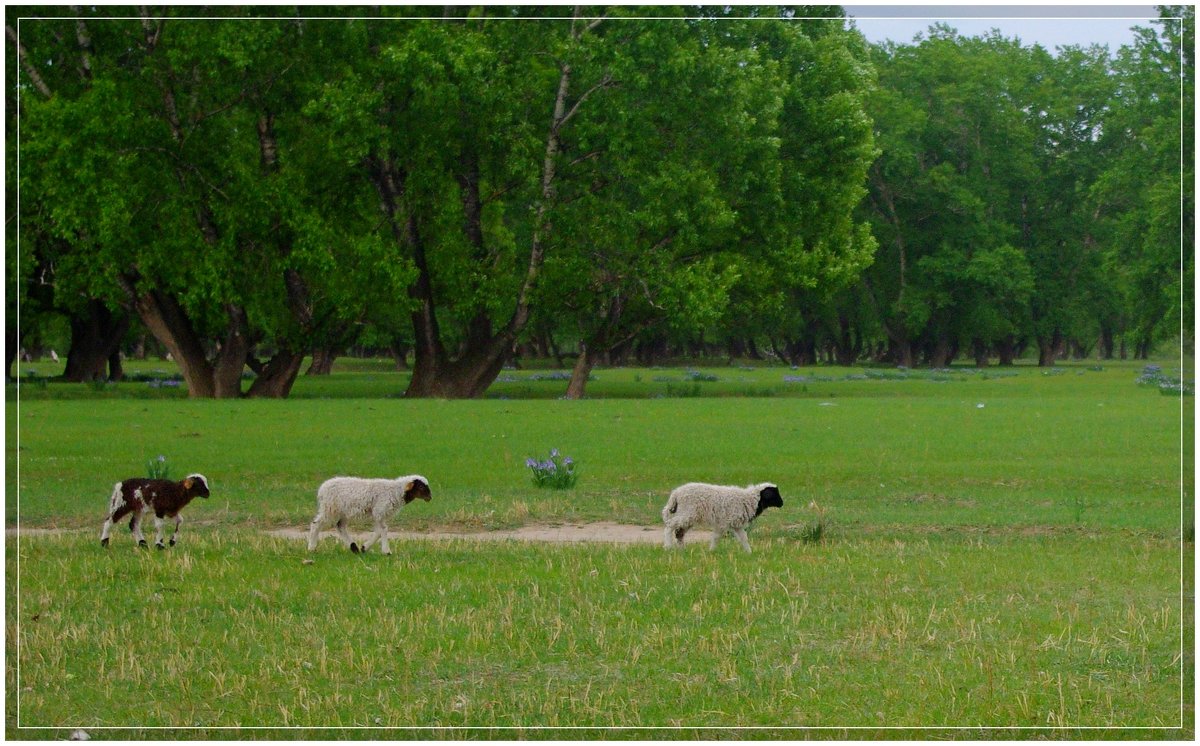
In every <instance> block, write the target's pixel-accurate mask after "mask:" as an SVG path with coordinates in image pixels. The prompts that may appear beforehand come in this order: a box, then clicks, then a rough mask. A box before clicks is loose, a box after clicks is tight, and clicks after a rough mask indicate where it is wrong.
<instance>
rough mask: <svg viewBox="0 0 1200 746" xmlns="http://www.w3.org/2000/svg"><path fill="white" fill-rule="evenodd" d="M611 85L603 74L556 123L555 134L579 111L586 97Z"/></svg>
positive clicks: (609, 76)
mask: <svg viewBox="0 0 1200 746" xmlns="http://www.w3.org/2000/svg"><path fill="white" fill-rule="evenodd" d="M612 84H613V79H612V76H611V75H609V74H608V73H604V77H603V78H601V79H600V82H599V83H596V85H594V86H592V87H591V88H589V89H587V90H586V91H584V92H583V95H581V96H580V97H579V98H578V99H577V100H576V101H575V104H574V105H573V106H571V109H570V111H568V112H567V113H566V114H564V115H563V118H562V119H560V120H558V123H557V124H556V125H555V128H554V132H555V134H558V131H559V130H561V129H562V127H563V125H564V124H566V123H567V122H568V121H570V119H571V117H573V116H575V112H577V111H579V107H580V105H581V104H582V103H583V102H584V101H586V100H587V97H588V96H590V95H592V94H593V93H595V92H596V91H598V90H600V89H601V88H608V87H609V86H610V85H612Z"/></svg>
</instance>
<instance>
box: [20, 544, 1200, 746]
mask: <svg viewBox="0 0 1200 746" xmlns="http://www.w3.org/2000/svg"><path fill="white" fill-rule="evenodd" d="M397 547H398V548H397V551H396V553H395V554H394V555H393V556H392V557H382V556H380V555H367V556H365V557H356V556H353V555H350V554H348V553H346V552H336V551H333V550H332V547H331V546H329V545H327V546H326V547H324V549H323V551H321V552H319V553H318V554H317V555H316V562H315V563H314V564H311V565H304V564H302V563H303V561H304V559H305V558H306V557H307V553H306V552H305V551H304V549H303V545H302V543H301V542H297V541H291V542H288V541H284V540H280V539H272V538H265V537H262V536H261V535H256V534H254V533H253V532H246V531H240V532H237V533H234V534H231V535H228V536H223V535H218V534H212V533H210V534H207V535H204V536H202V537H195V538H193V539H191V540H189V542H188V543H186V544H184V545H181V546H180V547H178V548H177V550H175V551H171V552H163V553H159V552H153V551H144V550H143V551H135V550H132V549H129V548H128V547H122V548H121V551H107V552H105V551H101V550H100V549H99V547H98V546H96V542H95V541H94V537H92V536H91V535H87V536H80V535H70V536H65V537H64V536H57V537H50V538H39V539H36V540H29V539H23V540H22V541H21V542H20V547H19V549H18V550H17V551H18V552H19V556H20V559H21V567H22V575H21V579H20V580H21V594H22V602H21V604H20V611H19V614H20V617H18V616H17V614H18V611H17V610H16V609H14V608H12V606H11V605H10V608H9V613H8V616H7V629H8V634H9V639H10V645H11V641H13V640H20V643H21V653H20V655H19V661H20V663H21V665H22V668H21V679H20V688H19V691H20V694H21V708H22V709H21V713H22V725H24V726H48V725H59V724H64V723H65V724H72V725H78V726H81V727H85V728H86V727H89V726H90V727H93V728H95V727H98V726H99V727H118V726H129V725H133V724H136V725H138V726H142V727H188V728H191V727H197V728H202V729H203V728H212V727H217V726H229V725H237V724H252V723H253V724H261V725H267V724H270V725H278V726H306V727H319V726H335V727H361V726H384V727H399V726H411V725H426V726H477V727H494V726H501V727H511V726H535V725H536V726H543V727H559V726H595V727H613V726H618V727H620V726H624V727H629V726H645V725H661V726H673V725H678V726H720V727H736V726H747V725H757V726H771V727H777V728H784V727H793V726H801V727H803V726H812V727H822V726H831V727H836V726H867V727H881V726H895V727H913V728H916V727H939V726H984V727H986V726H1006V725H1023V726H1066V727H1072V726H1074V727H1080V726H1085V727H1087V726H1096V727H1102V726H1145V727H1154V728H1162V727H1164V726H1166V725H1167V724H1169V723H1171V722H1176V721H1178V719H1179V714H1180V713H1179V701H1178V696H1179V687H1180V661H1179V660H1178V659H1177V657H1176V656H1177V654H1178V649H1179V637H1178V634H1179V624H1180V619H1179V609H1178V583H1177V580H1172V577H1173V576H1175V575H1177V572H1178V564H1177V563H1178V547H1177V546H1172V545H1171V543H1169V542H1165V541H1162V540H1156V539H1137V540H1128V539H1126V538H1122V537H1093V538H1086V539H1081V540H1076V541H1065V542H1064V541H1061V540H1059V539H1058V538H1056V537H1034V538H1028V537H1012V536H1009V537H996V538H988V539H982V540H979V539H961V538H956V539H953V540H950V541H945V540H940V539H930V538H928V537H915V538H913V539H912V540H910V541H898V540H894V539H889V540H880V539H865V540H857V541H854V542H832V543H826V544H822V545H804V544H800V543H797V542H792V541H786V540H782V539H776V540H773V541H760V542H758V545H757V553H756V554H754V555H749V556H747V555H743V554H741V553H740V550H737V549H736V547H735V546H734V545H733V544H732V543H730V544H729V545H727V546H725V547H723V548H722V550H719V551H717V552H715V553H709V552H707V551H706V550H704V549H701V548H700V547H694V548H691V549H689V550H687V551H683V552H678V553H673V554H664V553H663V552H662V551H661V549H658V548H657V547H625V548H609V547H579V546H561V547H554V546H540V545H526V544H520V543H508V544H498V545H483V546H480V545H477V544H474V543H471V542H462V541H457V542H445V543H424V542H404V543H401V542H397ZM13 553H16V552H11V551H10V554H13ZM1114 577H1120V578H1121V582H1120V583H1112V582H1111V580H1110V579H1111V578H1114ZM83 578H86V579H87V582H83V583H81V582H79V581H80V579H83ZM7 580H8V583H9V586H10V587H13V585H14V584H15V582H16V580H17V578H16V575H15V572H14V567H13V564H12V563H11V562H10V564H9V567H8V577H7ZM8 683H9V689H10V691H17V688H16V687H17V681H16V680H15V679H14V677H13V671H12V670H11V669H10V671H9V682H8ZM10 725H11V720H10ZM32 735H38V734H37V733H34V734H32ZM196 735H197V736H198V737H212V736H213V735H214V733H213V732H204V731H201V732H200V733H199V734H196Z"/></svg>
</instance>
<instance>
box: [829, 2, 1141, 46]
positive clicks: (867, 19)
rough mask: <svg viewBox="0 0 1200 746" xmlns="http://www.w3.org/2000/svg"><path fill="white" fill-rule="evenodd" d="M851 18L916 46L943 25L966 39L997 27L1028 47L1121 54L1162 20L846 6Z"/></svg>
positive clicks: (1065, 12) (1073, 12)
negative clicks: (1137, 33)
mask: <svg viewBox="0 0 1200 746" xmlns="http://www.w3.org/2000/svg"><path fill="white" fill-rule="evenodd" d="M842 7H843V8H844V9H845V11H846V15H848V16H851V17H853V18H854V22H855V25H856V26H857V27H858V29H859V30H860V31H862V33H863V35H864V36H866V37H867V39H868V40H869V41H872V42H880V41H884V40H886V39H890V40H892V41H895V42H900V43H908V42H911V41H912V39H913V36H915V35H916V34H920V33H925V32H926V31H927V30H928V29H929V27H930V26H931V25H932V24H934V23H937V22H939V21H942V22H945V23H947V24H948V25H950V26H952V27H953V28H956V29H958V31H959V33H961V34H962V35H964V36H978V35H979V34H985V33H987V32H988V31H990V30H991V29H993V28H996V29H999V30H1000V33H1001V34H1003V35H1004V36H1006V37H1014V36H1015V37H1017V38H1019V39H1020V40H1021V42H1022V43H1023V44H1025V45H1033V44H1041V45H1042V46H1043V47H1045V48H1046V49H1047V50H1049V51H1054V49H1055V48H1056V47H1059V46H1067V45H1071V44H1077V45H1080V46H1088V45H1090V44H1106V45H1108V48H1109V51H1111V52H1116V50H1117V49H1118V48H1119V47H1120V46H1121V45H1122V44H1129V43H1131V42H1132V41H1133V31H1132V30H1131V29H1132V27H1133V26H1149V25H1150V21H1151V20H1153V19H1155V18H1157V17H1158V11H1157V10H1156V9H1155V7H1154V6H1152V5H1058V6H1053V5H1003V6H997V5H992V6H983V5H940V6H938V5H923V6H919V5H843V6H842Z"/></svg>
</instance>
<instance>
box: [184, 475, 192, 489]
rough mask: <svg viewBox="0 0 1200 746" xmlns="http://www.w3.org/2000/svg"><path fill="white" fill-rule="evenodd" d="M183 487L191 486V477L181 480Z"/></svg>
mask: <svg viewBox="0 0 1200 746" xmlns="http://www.w3.org/2000/svg"><path fill="white" fill-rule="evenodd" d="M183 488H184V489H185V490H190V489H191V488H192V478H191V477H188V478H187V479H185V480H183Z"/></svg>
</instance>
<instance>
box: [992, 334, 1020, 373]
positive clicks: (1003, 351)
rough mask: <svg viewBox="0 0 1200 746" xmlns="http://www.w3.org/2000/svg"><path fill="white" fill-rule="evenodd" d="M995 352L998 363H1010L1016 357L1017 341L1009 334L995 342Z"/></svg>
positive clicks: (1006, 364) (1005, 364)
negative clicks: (998, 359)
mask: <svg viewBox="0 0 1200 746" xmlns="http://www.w3.org/2000/svg"><path fill="white" fill-rule="evenodd" d="M996 354H997V356H999V358H1000V365H1004V366H1009V365H1012V364H1013V363H1014V362H1015V361H1016V359H1017V342H1016V340H1015V339H1014V338H1013V335H1011V334H1009V335H1007V336H1005V337H1004V338H1003V339H1001V340H1000V341H999V342H997V343H996Z"/></svg>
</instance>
